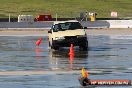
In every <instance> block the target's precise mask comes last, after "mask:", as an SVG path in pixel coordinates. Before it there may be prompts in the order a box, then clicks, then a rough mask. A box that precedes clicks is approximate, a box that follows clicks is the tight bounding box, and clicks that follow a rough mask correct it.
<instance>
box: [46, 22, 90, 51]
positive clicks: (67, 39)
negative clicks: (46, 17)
mask: <svg viewBox="0 0 132 88" xmlns="http://www.w3.org/2000/svg"><path fill="white" fill-rule="evenodd" d="M48 34H49V46H50V47H51V48H52V49H55V50H57V49H59V48H60V47H70V45H71V44H73V45H74V46H79V48H80V49H82V50H87V49H88V40H87V34H86V31H85V29H83V27H82V26H81V24H80V23H79V22H78V21H66V22H64V21H63V22H55V23H54V25H53V26H52V27H51V29H50V30H49V31H48Z"/></svg>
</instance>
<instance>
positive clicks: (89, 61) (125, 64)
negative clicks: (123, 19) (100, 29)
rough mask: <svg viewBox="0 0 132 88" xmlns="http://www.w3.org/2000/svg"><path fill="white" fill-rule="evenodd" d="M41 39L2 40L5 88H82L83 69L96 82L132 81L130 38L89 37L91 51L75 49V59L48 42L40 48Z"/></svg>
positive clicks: (0, 79)
mask: <svg viewBox="0 0 132 88" xmlns="http://www.w3.org/2000/svg"><path fill="white" fill-rule="evenodd" d="M38 38H39V37H1V38H0V85H1V86H0V87H1V88H9V87H11V88H17V87H18V86H19V87H20V88H43V87H45V88H65V87H66V88H69V87H70V88H82V87H81V86H80V84H79V82H78V76H79V75H80V73H81V72H80V70H81V68H82V67H85V69H86V70H88V72H89V77H90V78H92V79H130V80H132V78H131V75H132V62H131V57H132V54H131V52H132V45H131V41H132V40H131V39H130V38H129V39H124V38H126V37H123V39H122V38H121V39H120V38H119V37H118V39H117V38H115V39H114V38H113V37H112V38H111V37H109V36H88V40H89V50H88V51H79V49H78V47H75V49H74V56H69V48H61V49H60V50H58V51H54V50H51V49H49V47H48V41H47V40H43V41H42V43H41V45H40V46H37V47H36V46H35V42H36V40H37V39H38ZM44 38H46V39H47V36H45V37H44ZM2 72H3V73H2ZM8 72H9V74H10V75H8V74H7V73H8ZM11 72H12V73H11ZM13 72H14V73H13ZM5 74H7V75H5ZM11 74H12V75H11ZM4 75H5V76H4ZM96 88H98V87H96ZM99 88H101V87H99ZM110 88H116V87H110ZM118 88H120V87H118ZM121 88H122V87H121ZM124 88H131V87H124Z"/></svg>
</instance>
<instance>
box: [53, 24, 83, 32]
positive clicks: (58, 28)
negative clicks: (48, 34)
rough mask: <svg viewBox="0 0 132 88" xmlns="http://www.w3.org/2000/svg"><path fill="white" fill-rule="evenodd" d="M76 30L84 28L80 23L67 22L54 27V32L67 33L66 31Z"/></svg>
mask: <svg viewBox="0 0 132 88" xmlns="http://www.w3.org/2000/svg"><path fill="white" fill-rule="evenodd" d="M75 29H82V26H81V24H80V23H79V22H66V23H59V24H55V25H54V27H53V31H54V32H57V31H65V30H75Z"/></svg>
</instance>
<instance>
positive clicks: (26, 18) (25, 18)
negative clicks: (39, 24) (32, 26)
mask: <svg viewBox="0 0 132 88" xmlns="http://www.w3.org/2000/svg"><path fill="white" fill-rule="evenodd" d="M18 22H34V17H33V15H19V16H18Z"/></svg>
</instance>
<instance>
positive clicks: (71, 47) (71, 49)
mask: <svg viewBox="0 0 132 88" xmlns="http://www.w3.org/2000/svg"><path fill="white" fill-rule="evenodd" d="M69 55H74V47H73V44H71V46H70V52H69Z"/></svg>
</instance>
